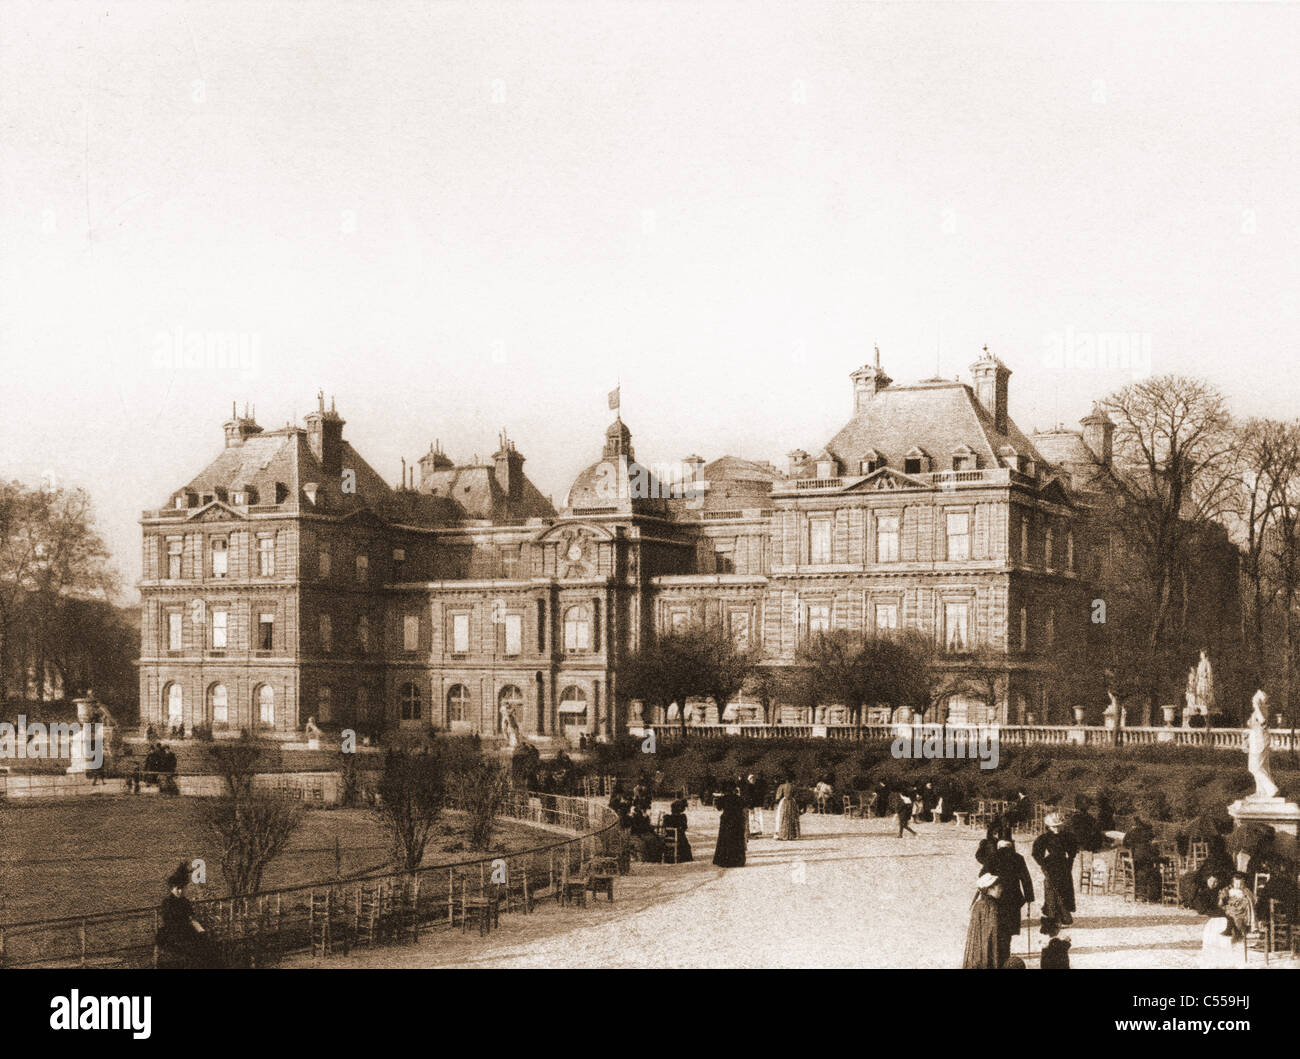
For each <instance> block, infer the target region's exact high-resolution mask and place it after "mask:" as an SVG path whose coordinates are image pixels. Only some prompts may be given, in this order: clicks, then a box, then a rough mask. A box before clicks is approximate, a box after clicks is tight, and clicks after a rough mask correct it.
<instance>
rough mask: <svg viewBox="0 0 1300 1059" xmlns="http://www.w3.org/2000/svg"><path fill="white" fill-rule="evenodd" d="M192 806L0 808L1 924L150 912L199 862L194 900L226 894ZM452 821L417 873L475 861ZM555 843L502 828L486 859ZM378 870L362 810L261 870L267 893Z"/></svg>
mask: <svg viewBox="0 0 1300 1059" xmlns="http://www.w3.org/2000/svg"><path fill="white" fill-rule="evenodd" d="M201 805H202V801H201V800H200V799H195V798H165V797H150V796H139V797H130V796H124V797H87V798H77V799H69V800H68V801H63V802H45V803H25V804H20V803H15V802H10V803H0V899H2V900H3V907H0V922H5V923H15V922H22V921H24V920H31V919H48V918H54V917H62V916H73V915H85V914H89V913H94V912H104V911H109V910H114V909H129V908H145V907H151V906H153V905H156V904H157V903H158V902H159V901H160V900H162V898H163V896H164V895H165V894H166V883H165V882H164V880H165V879H166V877H167V876H168V875H169V874H170V873H171V872H172V871H173V870H174V869H175V867H176V865H177V864H178V863H180V861H181V860H182V859H186V860H189V859H193V858H196V857H197V858H202V859H203V860H204V861H205V862H206V864H207V868H208V882H207V885H206V886H195V887H193V888H192V889H191V890H190V896H191V897H192V898H195V899H199V898H204V897H219V896H222V895H224V894H225V892H226V891H225V886H224V882H223V879H222V876H221V867H220V860H219V858H218V856H217V852H216V849H215V847H214V846H213V845H212V843H211V842H210V840H208V839H207V837H206V836H205V834H204V830H203V825H202V823H201V820H200V818H199V810H200V808H201ZM460 825H461V816H460V814H459V813H447V814H446V815H445V816H444V819H443V821H442V823H441V824H440V825H439V833H438V834H437V835H436V836H435V838H434V840H433V841H432V842H430V845H429V850H428V851H427V852H426V855H425V863H426V864H437V863H446V862H450V861H460V860H475V859H477V858H478V857H481V856H483V854H479V853H472V852H470V851H468V850H467V849H466V848H465V843H464V834H463V829H462V827H461V826H460ZM555 838H556V836H555V835H553V834H550V833H547V832H542V831H538V830H535V829H532V828H529V827H527V826H525V825H522V824H516V823H503V824H501V825H500V826H499V827H498V829H497V833H496V838H495V842H494V846H495V847H496V849H495V850H494V852H498V851H505V852H512V851H515V850H521V849H528V848H531V847H533V846H539V845H544V844H546V843H548V842H553V841H555ZM336 843H337V850H338V857H337V859H338V860H341V864H342V871H343V874H345V875H347V874H355V873H357V872H361V871H365V870H368V869H372V868H378V867H380V866H382V865H384V864H385V863H386V862H387V861H388V848H389V847H388V838H387V834H386V833H385V832H384V830H383V828H382V827H381V825H380V824H379V822H378V821H377V820H376V818H375V817H374V816H373V815H371V814H370V813H368V812H367V811H365V810H362V809H331V810H323V809H319V810H312V811H309V812H308V813H307V814H306V819H305V821H304V823H303V825H302V827H301V828H300V829H299V831H298V833H297V834H296V835H295V836H294V839H293V842H292V844H291V846H290V849H289V851H288V852H286V853H285V854H284V855H283V856H281V857H280V859H279V860H277V861H276V862H275V863H273V864H272V865H271V867H270V869H269V870H268V871H267V874H266V878H265V881H264V885H265V886H266V887H267V888H271V887H277V886H293V885H297V884H302V883H311V882H316V881H319V880H323V879H328V878H330V877H331V876H333V874H334V872H335V868H336Z"/></svg>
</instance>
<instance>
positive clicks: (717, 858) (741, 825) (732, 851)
mask: <svg viewBox="0 0 1300 1059" xmlns="http://www.w3.org/2000/svg"><path fill="white" fill-rule="evenodd" d="M713 804H714V806H715V807H716V808H717V809H718V810H720V811H721V813H722V815H721V817H720V818H719V819H718V844H717V846H716V848H715V849H714V851H713V863H714V864H716V865H717V866H718V867H719V868H742V867H744V865H745V817H746V813H745V805H744V802H743V801H742V800H741V797H740V790H739V788H738V787H734V786H733V787H731V788H730V789H729V790H724V791H720V792H718V793H715V794H714V797H713Z"/></svg>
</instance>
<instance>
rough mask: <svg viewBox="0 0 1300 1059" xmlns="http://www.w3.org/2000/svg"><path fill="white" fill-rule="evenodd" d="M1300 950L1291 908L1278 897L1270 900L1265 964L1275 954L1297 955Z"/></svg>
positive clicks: (1266, 930)
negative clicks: (1287, 953)
mask: <svg viewBox="0 0 1300 1059" xmlns="http://www.w3.org/2000/svg"><path fill="white" fill-rule="evenodd" d="M1298 949H1300V935H1298V934H1297V932H1296V929H1295V921H1294V918H1293V916H1292V913H1291V908H1290V907H1289V905H1287V904H1286V902H1284V901H1279V900H1278V899H1277V898H1276V897H1270V898H1269V899H1268V922H1267V924H1266V925H1265V928H1264V962H1265V963H1268V958H1269V956H1270V955H1271V954H1272V953H1275V952H1290V953H1295V952H1297V950H1298Z"/></svg>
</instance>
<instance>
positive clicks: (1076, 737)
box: [630, 723, 1300, 752]
mask: <svg viewBox="0 0 1300 1059" xmlns="http://www.w3.org/2000/svg"><path fill="white" fill-rule="evenodd" d="M991 730H995V731H996V732H997V737H998V741H999V742H1000V743H1001V744H1002V745H1005V746H1157V745H1159V746H1193V747H1209V748H1211V749H1214V750H1235V751H1237V752H1241V751H1242V750H1243V749H1244V747H1245V740H1246V732H1245V730H1244V729H1241V728H1120V729H1114V728H1104V727H1099V726H1095V725H1047V724H1036V725H1022V724H1002V725H971V724H947V725H944V724H932V723H923V724H907V723H892V724H754V723H748V724H726V723H723V724H691V723H688V724H687V725H686V734H687V738H689V739H726V738H728V737H730V736H744V737H746V738H749V739H838V740H845V741H848V742H858V743H873V742H892V741H893V740H894V739H896V738H898V737H899V736H904V735H906V736H910V737H911V738H912V739H914V740H915V739H925V738H926V737H927V736H929V735H931V734H934V733H938V734H940V735H941V736H942V734H943V733H945V732H954V731H972V732H987V731H991ZM630 731H631V733H632V734H633V735H644V734H645V733H646V732H648V731H653V732H654V733H655V739H656V740H664V741H668V742H671V741H673V740H676V739H680V738H681V737H682V727H681V725H680V724H673V723H668V724H651V725H645V726H643V727H639V728H638V727H634V728H632V729H630ZM1270 746H1271V748H1272V749H1274V750H1280V751H1289V750H1291V749H1292V736H1291V730H1290V729H1288V728H1275V729H1273V731H1272V732H1271V739H1270ZM1294 749H1296V750H1300V738H1298V739H1297V740H1296V743H1295V747H1294Z"/></svg>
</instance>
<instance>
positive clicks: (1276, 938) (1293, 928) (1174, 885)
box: [1079, 839, 1300, 963]
mask: <svg viewBox="0 0 1300 1059" xmlns="http://www.w3.org/2000/svg"><path fill="white" fill-rule="evenodd" d="M1112 852H1113V854H1114V864H1113V866H1112V865H1110V864H1108V863H1107V860H1108V858H1107V857H1106V856H1104V855H1102V854H1098V853H1091V852H1089V851H1087V850H1084V851H1081V852H1080V853H1079V893H1080V894H1110V895H1118V896H1121V897H1123V899H1124V900H1125V901H1137V899H1138V893H1137V872H1136V870H1135V868H1134V865H1133V853H1132V851H1131V850H1128V849H1124V848H1123V847H1120V848H1119V849H1116V850H1114V851H1112ZM1209 855H1210V848H1209V844H1208V843H1207V842H1205V841H1203V840H1201V839H1193V840H1192V841H1191V842H1190V843H1189V845H1188V850H1187V853H1186V854H1181V853H1179V852H1177V850H1175V851H1174V852H1173V853H1172V855H1171V856H1168V857H1162V858H1161V859H1160V861H1159V862H1158V865H1157V868H1158V870H1159V872H1160V904H1161V905H1168V906H1170V907H1173V908H1177V907H1179V906H1181V904H1182V894H1181V893H1180V891H1179V879H1180V878H1181V877H1182V876H1184V875H1186V874H1187V873H1188V872H1189V871H1195V870H1196V869H1197V868H1199V867H1200V866H1201V865H1202V864H1203V863H1204V862H1205V860H1206V858H1207V857H1208V856H1209ZM1270 877H1271V876H1270V874H1269V873H1268V872H1256V873H1255V876H1254V879H1253V880H1251V883H1252V885H1251V889H1252V892H1253V893H1255V894H1256V895H1257V897H1258V895H1259V894H1260V893H1261V891H1262V890H1263V889H1264V888H1265V886H1266V885H1267V883H1268V881H1269V879H1270ZM1245 946H1246V950H1247V952H1249V951H1250V950H1251V949H1252V948H1253V949H1256V950H1260V951H1262V952H1263V954H1264V962H1265V963H1267V962H1268V959H1269V957H1270V956H1271V955H1272V954H1274V953H1279V952H1281V953H1292V954H1300V927H1298V925H1297V924H1296V921H1295V909H1294V908H1293V907H1292V904H1291V902H1290V901H1286V900H1279V899H1278V898H1276V897H1264V898H1263V899H1262V900H1261V901H1260V902H1259V904H1257V906H1256V915H1255V927H1254V929H1253V930H1252V931H1251V933H1250V934H1249V936H1247V938H1246V939H1245Z"/></svg>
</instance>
